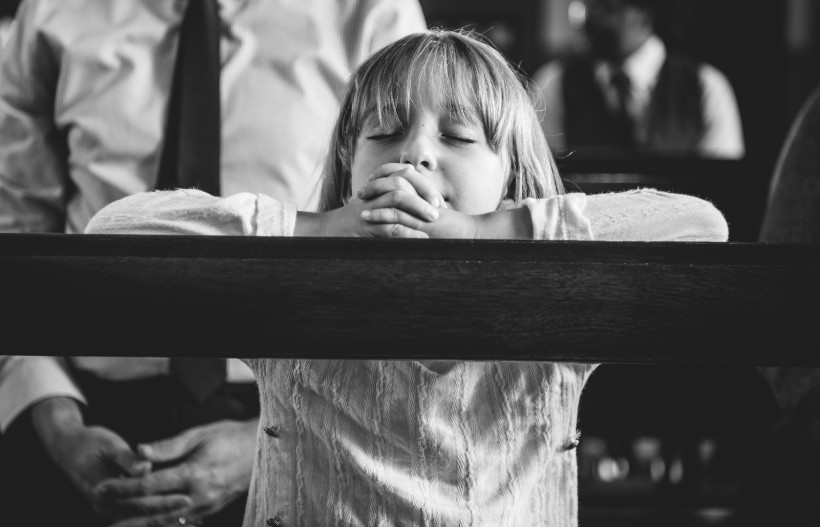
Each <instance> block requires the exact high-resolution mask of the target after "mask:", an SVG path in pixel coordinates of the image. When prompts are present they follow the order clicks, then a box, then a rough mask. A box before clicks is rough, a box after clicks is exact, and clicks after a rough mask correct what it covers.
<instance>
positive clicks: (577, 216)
mask: <svg viewBox="0 0 820 527" xmlns="http://www.w3.org/2000/svg"><path fill="white" fill-rule="evenodd" d="M523 205H524V206H523V207H520V208H517V209H507V210H498V211H495V212H491V213H489V214H483V215H480V216H469V215H466V214H462V213H459V212H456V211H452V210H443V209H440V210H439V219H438V220H436V221H433V222H429V223H424V222H420V221H418V220H416V219H414V218H413V217H412V216H410V215H408V214H405V213H402V212H401V211H396V210H375V211H373V212H372V214H371V218H370V219H369V221H373V222H385V223H402V224H404V225H407V226H408V227H410V228H412V229H418V230H421V231H424V232H426V233H427V234H428V235H430V237H431V238H476V239H479V238H483V239H530V240H531V239H535V240H601V241H716V242H722V241H726V240H727V239H728V236H729V233H728V227H727V225H726V220H725V219H724V217H723V215H722V214H721V213H720V211H719V210H717V209H716V208H715V207H714V205H712V204H711V203H709V202H708V201H705V200H702V199H699V198H696V197H693V196H687V195H683V194H672V193H669V192H659V191H657V190H652V189H641V190H634V191H629V192H613V193H609V194H593V195H589V196H587V195H585V194H580V193H579V194H565V195H562V196H555V197H552V198H547V199H527V200H525V201H524V203H523Z"/></svg>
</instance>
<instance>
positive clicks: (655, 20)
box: [534, 0, 745, 159]
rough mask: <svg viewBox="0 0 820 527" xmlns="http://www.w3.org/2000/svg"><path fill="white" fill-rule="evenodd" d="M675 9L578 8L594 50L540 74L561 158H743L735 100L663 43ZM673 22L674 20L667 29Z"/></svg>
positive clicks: (660, 4)
mask: <svg viewBox="0 0 820 527" xmlns="http://www.w3.org/2000/svg"><path fill="white" fill-rule="evenodd" d="M670 7H671V4H670V3H669V0H575V1H574V2H573V8H574V10H575V12H576V13H578V12H580V13H581V14H582V15H583V16H582V18H583V20H584V21H583V34H584V36H585V37H586V42H587V44H588V46H587V47H588V49H587V50H586V51H585V52H583V53H578V54H575V55H574V56H571V57H569V58H567V59H564V60H554V61H551V62H549V63H547V64H545V65H544V66H542V67H541V68H540V69H539V70H538V71H536V73H535V74H534V80H535V82H536V83H537V84H538V86H539V87H540V89H541V94H542V96H543V103H544V113H543V117H542V126H543V129H544V132H545V134H546V135H547V139H548V140H549V141H550V144H551V146H552V147H553V149H555V150H556V151H557V152H564V153H566V152H568V151H572V150H574V149H584V150H586V151H590V150H594V151H596V152H601V153H604V154H606V153H610V154H612V153H614V154H616V155H623V154H624V153H653V154H671V155H687V156H700V157H707V158H726V159H737V158H741V157H743V156H744V154H745V147H744V141H743V130H742V126H741V121H740V114H739V110H738V106H737V101H736V100H735V95H734V91H733V90H732V87H731V85H730V83H729V81H728V79H727V78H726V77H725V76H724V75H723V74H722V73H721V72H720V71H718V70H717V69H716V68H714V67H712V66H710V65H708V64H704V63H699V62H697V61H696V60H694V59H693V58H692V57H689V56H687V55H685V54H681V53H676V52H672V51H671V50H670V49H668V47H667V45H666V44H665V43H664V41H663V40H662V39H661V38H660V36H658V32H657V31H656V28H657V27H658V25H659V22H660V18H661V17H668V16H669V15H670V13H671V11H670ZM665 22H669V20H665Z"/></svg>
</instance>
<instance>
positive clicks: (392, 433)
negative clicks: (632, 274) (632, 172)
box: [87, 189, 728, 527]
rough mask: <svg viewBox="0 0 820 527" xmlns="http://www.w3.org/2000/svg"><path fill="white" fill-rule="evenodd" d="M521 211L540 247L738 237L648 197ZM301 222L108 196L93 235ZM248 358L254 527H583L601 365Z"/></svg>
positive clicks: (713, 212) (235, 207) (536, 205)
mask: <svg viewBox="0 0 820 527" xmlns="http://www.w3.org/2000/svg"><path fill="white" fill-rule="evenodd" d="M522 205H523V206H525V207H527V208H528V209H529V212H530V217H531V220H532V226H533V236H534V238H535V239H539V240H593V239H595V240H609V241H619V240H634V241H700V242H704V241H715V242H722V241H726V240H727V238H728V228H727V225H726V220H725V219H724V218H723V215H722V214H721V213H720V212H719V211H718V210H717V209H716V208H715V207H714V206H712V205H711V204H710V203H708V202H706V201H704V200H701V199H698V198H694V197H690V196H683V195H677V194H670V193H666V192H658V191H655V190H651V189H641V190H636V191H631V192H622V193H612V194H598V195H591V196H585V195H584V194H567V195H563V196H556V197H552V198H548V199H542V200H535V199H527V200H525V201H524V202H523V203H522ZM509 206H512V204H511V203H505V208H507V207H509ZM295 222H296V209H295V208H294V207H293V206H292V205H291V204H287V203H281V202H278V201H276V200H273V199H271V198H269V197H267V196H259V195H253V194H247V193H246V194H239V195H235V196H230V197H228V198H216V197H213V196H209V195H207V194H205V193H203V192H200V191H195V190H194V191H192V190H178V191H175V192H170V191H166V192H152V193H143V194H138V195H135V196H131V197H128V198H125V199H123V200H121V201H118V202H116V203H113V204H111V205H109V206H108V207H106V208H105V209H103V210H102V211H101V212H100V213H99V214H98V215H97V216H96V217H95V218H94V219H93V220H92V221H91V222H90V223H89V226H88V231H87V232H89V233H95V234H210V235H219V234H229V235H246V236H290V235H292V234H293V231H294V226H295ZM269 344H270V346H271V347H272V348H273V347H276V346H277V343H276V342H270V343H269ZM247 362H248V364H250V365H251V367H252V368H253V370H254V373H255V374H256V378H257V382H258V383H259V391H260V401H261V405H262V410H261V416H260V423H259V429H258V431H257V452H256V464H255V466H254V471H253V476H252V480H251V487H250V494H249V498H248V504H247V507H246V512H245V521H244V525H245V526H246V527H258V526H259V525H266V524H268V525H269V524H271V523H275V522H273V521H271V520H275V519H278V520H279V522H280V524H282V525H286V526H288V527H297V526H302V527H314V526H317V525H322V526H324V525H338V526H345V527H354V526H355V527H363V526H371V525H378V526H383V527H398V526H402V527H404V526H416V525H437V526H441V527H457V526H463V525H493V526H498V527H543V526H561V527H573V526H576V525H577V522H578V518H577V516H578V468H577V460H576V454H575V450H573V448H572V447H573V441H574V440H575V439H576V437H577V431H576V426H577V418H578V406H579V403H580V397H581V391H582V389H583V386H584V384H585V383H586V380H587V379H588V377H589V375H590V374H591V373H592V371H593V370H594V368H595V365H594V364H572V363H554V362H493V361H484V362H466V361H447V360H436V361H400V360H394V361H361V360H344V361H339V360H298V359H264V358H261V359H248V360H247ZM266 429H267V431H266ZM269 521H270V523H268V522H269Z"/></svg>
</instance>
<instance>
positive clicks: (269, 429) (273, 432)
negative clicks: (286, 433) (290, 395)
mask: <svg viewBox="0 0 820 527" xmlns="http://www.w3.org/2000/svg"><path fill="white" fill-rule="evenodd" d="M263 430H264V431H265V433H266V434H268V435H269V436H271V437H279V431H280V430H282V427H280V426H278V425H274V426H266V427H265V428H263ZM274 519H276V518H274Z"/></svg>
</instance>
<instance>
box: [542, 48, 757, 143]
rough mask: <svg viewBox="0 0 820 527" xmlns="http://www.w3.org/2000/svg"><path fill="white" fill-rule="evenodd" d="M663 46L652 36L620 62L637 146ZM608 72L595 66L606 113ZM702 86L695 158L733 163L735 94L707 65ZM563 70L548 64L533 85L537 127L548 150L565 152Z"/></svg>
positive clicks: (738, 136)
mask: <svg viewBox="0 0 820 527" xmlns="http://www.w3.org/2000/svg"><path fill="white" fill-rule="evenodd" d="M666 56H667V52H666V46H665V45H664V44H663V42H662V41H661V39H660V38H658V37H657V36H654V35H653V36H651V37H649V39H647V41H646V42H644V44H643V45H642V46H641V47H639V48H638V49H637V50H636V51H635V52H634V53H633V54H632V55H630V56H629V57H627V59H626V60H625V61H624V62H623V71H624V73H625V74H626V75H627V77H629V80H630V82H631V86H630V88H631V89H630V94H631V99H630V105H629V108H628V111H629V113H630V115H631V116H632V118H633V120H634V122H635V123H636V125H635V133H636V139H637V140H638V142H639V143H640V142H642V141H645V140H646V136H647V132H648V129H649V105H650V102H651V98H652V90H653V89H654V88H655V84H656V83H657V81H658V76H659V74H660V71H661V67H663V64H664V62H665V61H666ZM612 73H613V72H612V67H611V65H610V64H609V63H607V62H604V61H598V62H597V63H596V64H595V71H594V76H595V80H596V81H597V83H598V85H599V86H600V88H601V90H602V92H603V94H604V99H605V100H606V102H607V104H608V105H609V107H610V108H612V109H616V108H617V106H618V95H617V93H616V92H615V88H614V87H613V86H612V82H611V79H612ZM698 75H699V76H700V80H701V85H702V86H703V100H702V102H703V118H704V125H705V133H704V136H703V138H702V139H701V141H700V144H699V145H698V147H697V151H698V154H700V155H701V156H703V157H707V158H727V159H737V158H741V157H743V155H744V154H745V147H744V141H743V127H742V125H741V121H740V111H739V110H738V106H737V101H736V99H735V94H734V91H733V90H732V86H731V84H730V83H729V80H728V79H727V78H726V76H725V75H723V73H721V72H720V71H718V70H717V69H716V68H714V67H713V66H710V65H709V64H701V65H700V66H699V68H698ZM563 78H564V66H563V65H562V64H561V63H560V62H559V61H552V62H549V63H547V64H545V65H544V66H542V67H541V68H539V69H538V71H536V72H535V74H534V75H533V80H534V82H535V83H536V85H537V86H538V89H539V91H540V96H541V99H542V100H541V102H542V103H543V114H542V119H541V124H542V127H543V129H544V133H545V134H546V136H547V140H548V141H549V143H550V146H551V147H552V148H553V149H554V150H558V151H562V150H565V149H566V147H567V145H566V138H565V137H564V135H563V130H564V116H565V110H564V102H563V101H564V93H563Z"/></svg>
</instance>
